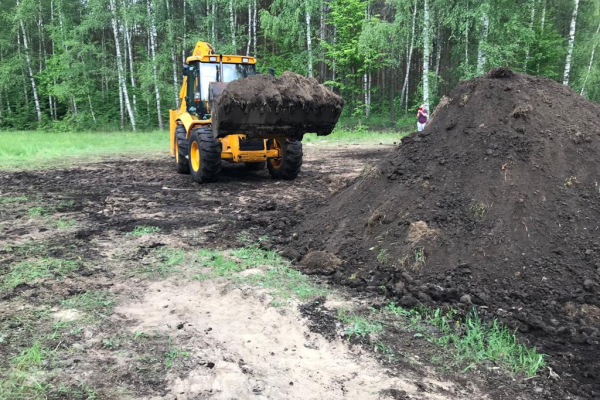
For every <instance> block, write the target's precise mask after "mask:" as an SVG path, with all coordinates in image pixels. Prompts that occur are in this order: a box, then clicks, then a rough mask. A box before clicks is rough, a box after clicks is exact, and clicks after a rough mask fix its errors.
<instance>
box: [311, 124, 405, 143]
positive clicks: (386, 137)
mask: <svg viewBox="0 0 600 400" xmlns="http://www.w3.org/2000/svg"><path fill="white" fill-rule="evenodd" d="M363 128H364V129H353V130H350V129H336V130H334V131H333V133H332V134H331V135H328V136H317V135H316V134H315V133H309V134H306V135H304V139H302V141H303V142H304V143H315V144H327V143H331V144H379V143H381V144H388V145H390V144H393V143H394V142H395V143H399V142H400V139H402V138H403V137H404V136H406V135H408V134H409V133H410V132H377V131H370V130H368V129H367V128H365V127H363Z"/></svg>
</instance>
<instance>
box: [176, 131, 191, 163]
mask: <svg viewBox="0 0 600 400" xmlns="http://www.w3.org/2000/svg"><path fill="white" fill-rule="evenodd" d="M186 135H187V132H186V131H185V126H183V125H177V128H175V163H176V164H175V165H176V168H177V172H178V173H180V174H189V173H190V162H189V161H188V154H189V153H188V151H189V143H188V140H187V138H186Z"/></svg>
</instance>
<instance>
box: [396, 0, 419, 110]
mask: <svg viewBox="0 0 600 400" xmlns="http://www.w3.org/2000/svg"><path fill="white" fill-rule="evenodd" d="M416 23H417V3H415V9H414V11H413V19H412V33H411V35H410V48H409V49H408V52H407V55H406V74H405V75H404V83H403V84H402V92H401V93H400V109H399V110H398V115H400V114H402V102H403V101H404V97H405V96H406V98H407V99H408V79H409V77H410V63H411V60H412V53H413V49H414V46H415V27H416ZM406 103H408V101H406ZM406 103H405V104H406Z"/></svg>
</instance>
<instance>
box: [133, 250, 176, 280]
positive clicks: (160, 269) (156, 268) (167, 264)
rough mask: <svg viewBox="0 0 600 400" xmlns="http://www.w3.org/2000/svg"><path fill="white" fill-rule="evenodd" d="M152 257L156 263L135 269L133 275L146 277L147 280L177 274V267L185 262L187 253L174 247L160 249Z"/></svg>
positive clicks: (152, 253) (153, 252) (154, 251)
mask: <svg viewBox="0 0 600 400" xmlns="http://www.w3.org/2000/svg"><path fill="white" fill-rule="evenodd" d="M151 255H152V256H153V257H154V258H155V259H156V261H155V262H152V263H151V264H146V265H141V266H139V267H137V268H135V269H134V270H133V273H135V274H142V275H145V276H146V277H147V278H164V277H165V276H167V275H169V274H171V273H173V272H176V271H177V270H178V268H177V266H179V265H181V263H182V262H183V261H184V260H185V251H183V250H181V249H175V248H172V247H159V248H157V249H154V250H153V251H152V252H151Z"/></svg>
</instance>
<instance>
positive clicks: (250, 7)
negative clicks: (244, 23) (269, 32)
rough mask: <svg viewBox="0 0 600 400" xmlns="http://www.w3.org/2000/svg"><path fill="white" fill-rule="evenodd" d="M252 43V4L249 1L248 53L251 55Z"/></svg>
mask: <svg viewBox="0 0 600 400" xmlns="http://www.w3.org/2000/svg"><path fill="white" fill-rule="evenodd" d="M251 44H252V4H251V3H248V44H247V45H246V55H247V56H249V55H250V45H251Z"/></svg>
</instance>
